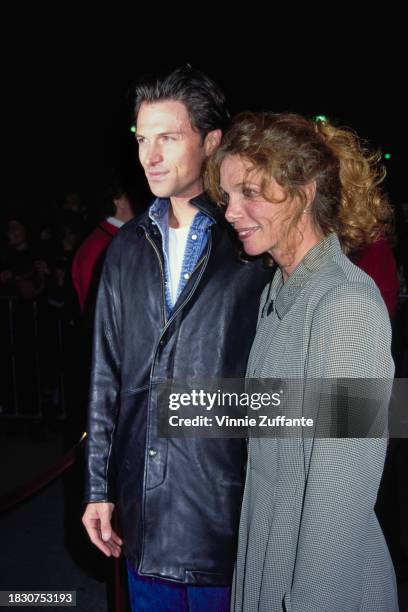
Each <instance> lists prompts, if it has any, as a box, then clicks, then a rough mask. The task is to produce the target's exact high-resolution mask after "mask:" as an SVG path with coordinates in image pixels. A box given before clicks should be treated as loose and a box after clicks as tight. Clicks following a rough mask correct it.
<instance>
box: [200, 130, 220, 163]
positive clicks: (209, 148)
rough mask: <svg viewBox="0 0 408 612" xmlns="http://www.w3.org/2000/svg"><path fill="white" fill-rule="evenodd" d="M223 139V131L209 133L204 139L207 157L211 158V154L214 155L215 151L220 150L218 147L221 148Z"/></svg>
mask: <svg viewBox="0 0 408 612" xmlns="http://www.w3.org/2000/svg"><path fill="white" fill-rule="evenodd" d="M221 138H222V132H221V130H212V131H211V132H208V134H207V135H206V137H205V138H204V150H205V154H206V155H207V157H209V156H210V155H211V153H214V151H215V150H216V149H218V147H219V146H220V142H221Z"/></svg>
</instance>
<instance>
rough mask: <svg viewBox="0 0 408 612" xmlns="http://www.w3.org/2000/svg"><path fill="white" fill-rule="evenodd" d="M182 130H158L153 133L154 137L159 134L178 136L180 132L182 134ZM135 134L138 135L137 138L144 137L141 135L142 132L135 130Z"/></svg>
mask: <svg viewBox="0 0 408 612" xmlns="http://www.w3.org/2000/svg"><path fill="white" fill-rule="evenodd" d="M182 133H183V132H182V130H178V131H175V130H172V131H170V132H159V133H158V134H154V136H155V137H159V136H179V135H180V134H182ZM135 136H139V138H145V136H143V134H140V133H139V132H136V134H135Z"/></svg>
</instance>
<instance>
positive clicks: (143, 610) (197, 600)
mask: <svg viewBox="0 0 408 612" xmlns="http://www.w3.org/2000/svg"><path fill="white" fill-rule="evenodd" d="M128 583H129V599H130V605H131V608H132V612H229V609H230V598H231V588H230V587H202V586H190V585H186V584H178V583H176V582H170V581H167V580H161V579H160V578H148V577H145V576H139V575H138V574H136V573H135V572H134V571H133V570H131V569H130V568H129V567H128Z"/></svg>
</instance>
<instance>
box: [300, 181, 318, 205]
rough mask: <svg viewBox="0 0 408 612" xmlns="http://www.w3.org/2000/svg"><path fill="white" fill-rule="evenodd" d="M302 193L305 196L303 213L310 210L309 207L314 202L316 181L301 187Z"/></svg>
mask: <svg viewBox="0 0 408 612" xmlns="http://www.w3.org/2000/svg"><path fill="white" fill-rule="evenodd" d="M302 191H303V193H304V194H305V198H306V204H305V208H304V212H306V210H307V209H309V208H310V205H311V204H312V203H313V202H314V199H315V197H316V181H312V182H311V183H308V184H307V185H305V186H304V187H302Z"/></svg>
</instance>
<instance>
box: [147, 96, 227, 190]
mask: <svg viewBox="0 0 408 612" xmlns="http://www.w3.org/2000/svg"><path fill="white" fill-rule="evenodd" d="M211 134H214V132H210V133H209V134H207V136H206V138H205V139H204V142H202V141H201V135H200V134H199V133H198V132H196V131H194V130H193V128H192V126H191V123H190V119H189V117H188V113H187V109H186V107H185V105H184V104H183V103H182V102H177V101H175V100H164V101H161V102H153V103H146V102H143V103H142V104H141V106H140V109H139V113H138V115H137V124H136V140H137V142H138V145H139V159H140V163H141V164H142V166H143V168H144V171H145V173H146V178H147V181H148V183H149V187H150V189H151V190H152V192H153V193H154V194H155V195H156V196H159V197H161V198H171V197H177V198H192V197H194V196H196V195H198V194H199V193H200V192H201V191H202V190H203V183H202V168H203V162H204V160H205V158H206V157H207V155H208V154H209V153H211V152H212V149H213V148H215V147H212V140H213V139H212V137H211Z"/></svg>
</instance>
